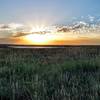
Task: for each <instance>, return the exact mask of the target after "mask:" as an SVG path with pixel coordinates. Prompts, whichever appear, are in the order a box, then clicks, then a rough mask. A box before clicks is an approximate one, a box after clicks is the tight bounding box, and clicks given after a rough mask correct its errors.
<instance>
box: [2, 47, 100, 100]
mask: <svg viewBox="0 0 100 100" xmlns="http://www.w3.org/2000/svg"><path fill="white" fill-rule="evenodd" d="M0 98H1V99H0V100H100V46H66V47H64V48H33V49H31V48H30V49H25V48H22V49H21V48H0Z"/></svg>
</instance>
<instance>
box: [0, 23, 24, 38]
mask: <svg viewBox="0 0 100 100" xmlns="http://www.w3.org/2000/svg"><path fill="white" fill-rule="evenodd" d="M24 27H25V26H24V25H23V24H17V23H10V24H0V38H6V37H11V36H12V35H13V34H15V33H18V32H23V31H24V30H25V28H24Z"/></svg>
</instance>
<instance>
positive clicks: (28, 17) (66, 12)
mask: <svg viewBox="0 0 100 100" xmlns="http://www.w3.org/2000/svg"><path fill="white" fill-rule="evenodd" d="M87 16H90V17H91V18H95V17H96V16H100V0H0V27H1V28H2V27H3V26H6V28H5V27H3V29H0V39H1V40H0V42H1V43H3V42H4V43H5V40H6V41H12V40H9V39H8V38H9V37H11V36H12V32H13V31H14V32H15V31H18V30H20V27H21V28H22V26H23V25H27V26H28V25H29V26H30V25H33V26H34V25H35V24H39V25H42V24H45V25H48V26H49V25H54V24H59V25H61V24H67V23H68V22H70V21H72V20H78V19H80V18H86V17H87ZM9 26H10V29H9ZM7 27H8V29H7ZM16 29H17V30H16ZM24 30H27V28H25V27H24ZM3 38H4V39H3ZM5 38H6V39H5ZM13 40H15V39H14V38H13ZM64 41H65V40H64ZM11 43H13V42H11Z"/></svg>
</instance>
